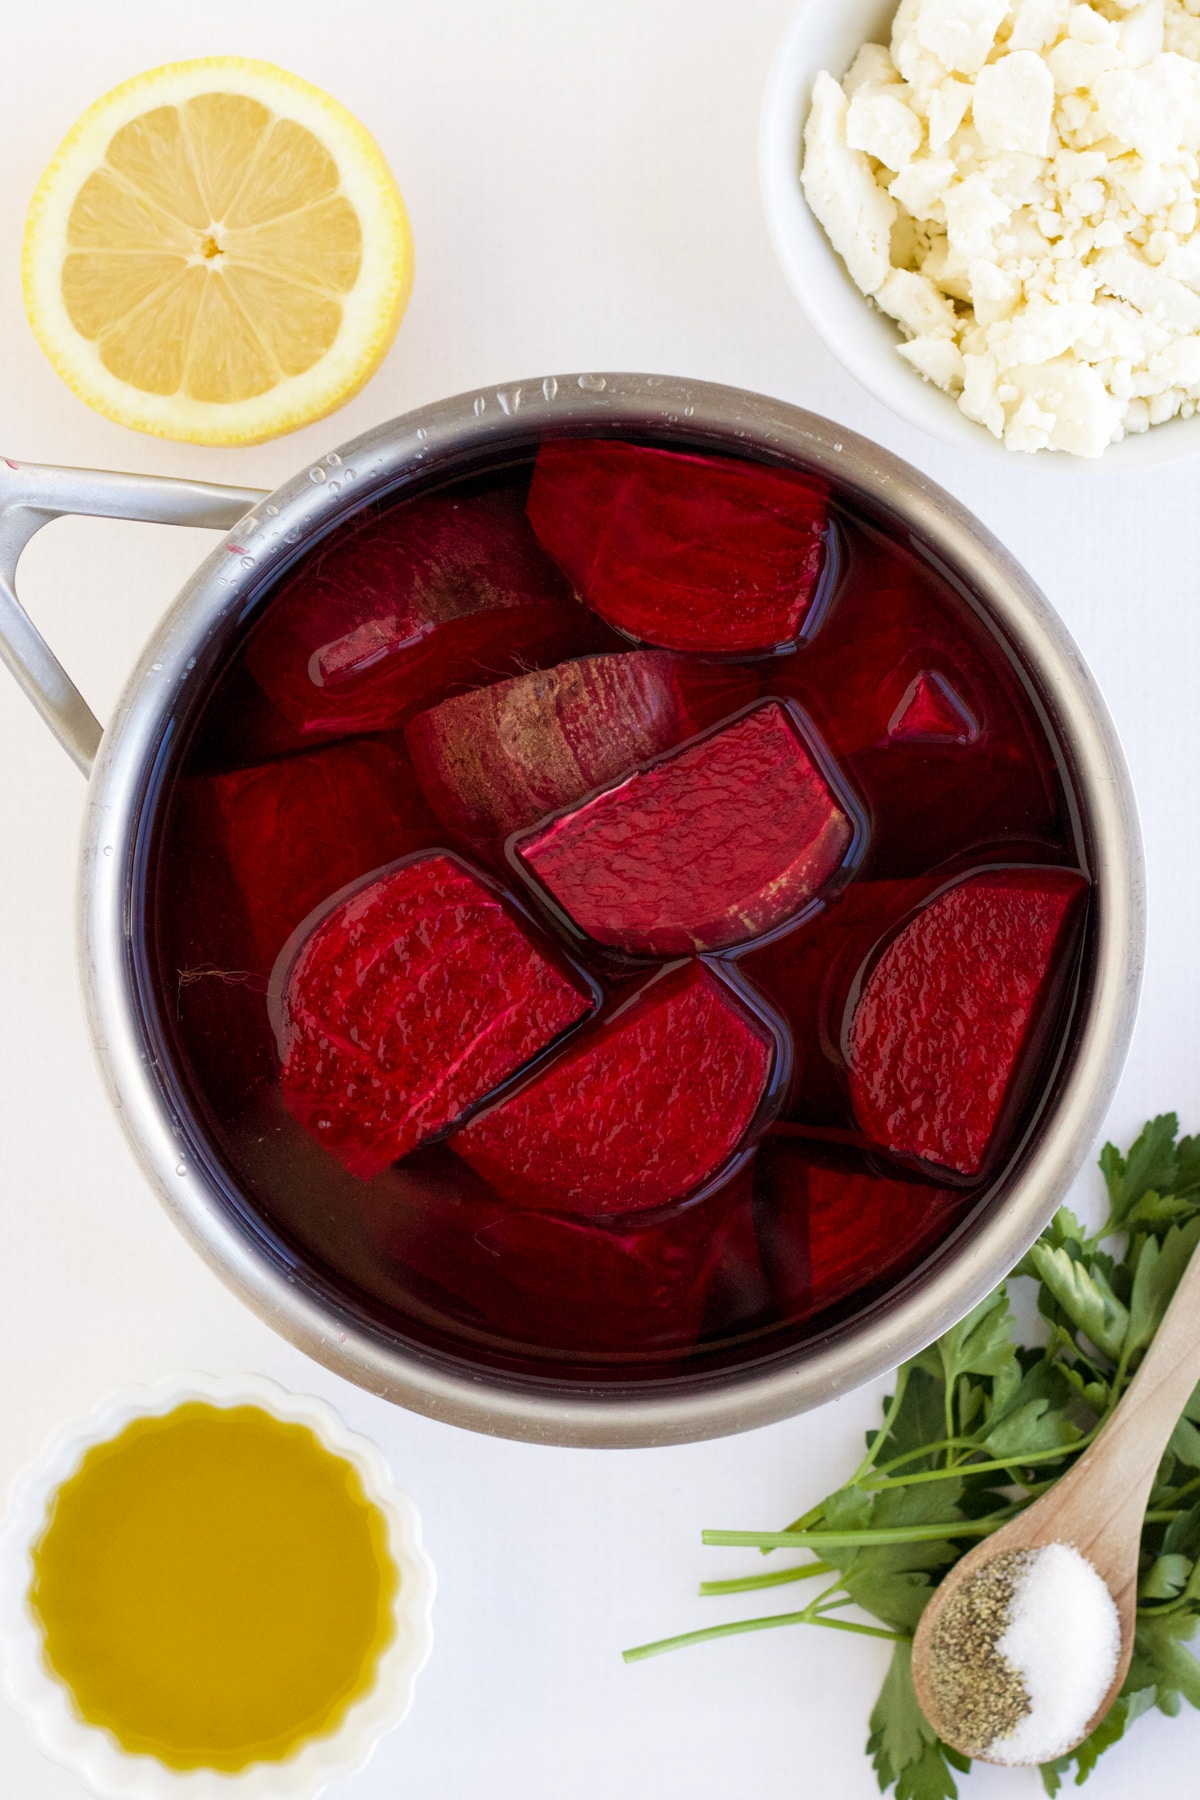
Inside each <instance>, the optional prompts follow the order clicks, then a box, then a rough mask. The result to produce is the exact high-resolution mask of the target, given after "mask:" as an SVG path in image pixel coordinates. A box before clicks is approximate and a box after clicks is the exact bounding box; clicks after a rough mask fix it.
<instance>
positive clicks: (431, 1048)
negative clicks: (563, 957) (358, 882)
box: [279, 855, 592, 1177]
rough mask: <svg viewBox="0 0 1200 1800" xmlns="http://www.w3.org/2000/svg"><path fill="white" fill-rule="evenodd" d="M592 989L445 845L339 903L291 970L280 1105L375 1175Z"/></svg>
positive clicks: (500, 1074)
mask: <svg viewBox="0 0 1200 1800" xmlns="http://www.w3.org/2000/svg"><path fill="white" fill-rule="evenodd" d="M591 1006H592V999H591V997H590V996H587V997H585V995H584V994H583V993H582V992H581V991H580V985H577V984H576V982H575V981H574V980H571V979H568V977H567V976H566V975H565V974H564V973H563V972H562V971H561V970H560V969H559V968H558V967H557V966H556V965H555V964H554V963H552V962H550V961H549V960H548V959H547V958H546V956H544V955H543V953H542V952H541V950H539V949H538V948H537V946H536V945H535V944H534V943H533V941H532V939H531V938H530V937H529V936H528V935H527V934H526V932H525V930H524V929H523V928H522V926H521V925H519V924H518V923H517V921H516V919H515V918H513V916H512V915H511V914H510V913H509V912H508V911H507V910H506V909H505V907H504V906H503V905H502V903H501V902H500V900H499V899H498V898H497V897H496V895H495V894H494V893H493V891H492V890H491V888H490V887H488V886H486V885H485V884H484V883H483V882H482V881H481V880H479V879H477V878H476V877H475V876H474V875H473V874H471V873H469V872H468V870H467V869H466V868H465V867H464V866H463V865H461V864H459V863H458V862H456V861H453V860H452V859H451V858H449V857H447V856H439V855H430V856H424V857H421V858H419V859H416V860H413V861H411V862H408V863H406V864H404V865H403V866H402V867H400V868H399V869H396V870H393V871H392V872H391V873H389V874H386V875H382V876H380V878H379V879H378V880H377V881H373V882H371V883H370V884H369V885H368V886H366V887H363V888H360V889H359V890H358V891H357V892H356V893H354V894H352V895H351V896H350V898H349V899H346V900H343V901H342V902H341V904H340V905H338V906H335V907H334V908H333V910H332V911H331V912H329V913H328V914H327V915H326V916H325V918H324V919H322V920H321V922H320V923H319V924H318V925H317V926H316V927H315V929H314V930H313V931H312V932H311V933H310V935H309V936H308V937H307V938H306V939H305V940H304V942H303V944H302V945H301V946H300V948H299V950H298V951H297V954H296V956H295V959H294V961H293V962H292V964H291V968H290V970H289V971H288V972H287V974H286V978H285V981H284V985H283V991H282V1000H281V1014H282V1017H281V1022H280V1028H279V1046H280V1056H281V1059H282V1062H283V1075H282V1086H283V1096H284V1099H285V1101H286V1102H287V1105H288V1108H289V1110H290V1111H291V1112H292V1113H293V1114H294V1115H295V1117H296V1118H297V1119H299V1121H300V1123H301V1124H302V1125H303V1126H305V1128H306V1129H307V1130H308V1131H310V1132H311V1133H312V1134H313V1136H314V1137H315V1138H316V1139H317V1141H318V1143H320V1144H322V1145H324V1147H325V1149H326V1150H328V1151H330V1153H331V1154H332V1155H334V1156H336V1157H337V1159H338V1161H339V1162H340V1163H342V1164H343V1165H344V1166H345V1167H346V1168H347V1169H349V1170H350V1172H351V1174H352V1175H359V1176H363V1177H369V1176H371V1175H375V1174H378V1173H379V1171H380V1170H381V1169H384V1168H386V1167H387V1165H388V1163H390V1162H394V1161H395V1160H396V1159H397V1158H398V1157H401V1156H405V1155H406V1154H407V1153H408V1151H410V1150H412V1149H413V1148H414V1147H415V1146H416V1145H417V1144H419V1143H420V1142H421V1141H422V1139H424V1138H427V1137H431V1136H432V1135H433V1134H434V1133H435V1132H438V1131H441V1130H442V1129H443V1127H444V1126H446V1125H448V1124H450V1123H451V1122H452V1121H453V1120H455V1119H457V1118H459V1117H460V1116H461V1114H462V1113H463V1112H465V1111H466V1110H467V1108H468V1107H471V1106H473V1105H475V1103H476V1102H477V1101H479V1100H482V1099H483V1097H484V1096H485V1095H486V1094H488V1093H490V1092H491V1090H492V1089H493V1088H495V1087H496V1086H498V1085H499V1083H500V1082H502V1081H505V1080H507V1078H508V1077H509V1076H510V1075H512V1074H514V1073H515V1071H516V1070H517V1069H519V1068H520V1067H521V1066H522V1064H524V1063H526V1062H528V1061H529V1060H530V1058H531V1057H533V1056H536V1055H537V1053H538V1052H539V1051H540V1050H544V1049H545V1048H546V1046H547V1044H550V1043H552V1042H553V1040H554V1039H555V1038H556V1037H557V1036H558V1035H559V1033H560V1032H562V1031H565V1030H566V1028H567V1027H568V1026H569V1025H572V1024H574V1022H575V1021H576V1020H577V1019H580V1018H582V1017H583V1015H584V1014H585V1013H587V1012H589V1011H590V1010H591Z"/></svg>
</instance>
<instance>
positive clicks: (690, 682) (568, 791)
mask: <svg viewBox="0 0 1200 1800" xmlns="http://www.w3.org/2000/svg"><path fill="white" fill-rule="evenodd" d="M757 691H758V682H757V681H756V680H755V678H754V676H753V675H752V674H750V673H749V672H748V671H743V670H738V671H736V672H734V671H732V670H724V669H721V668H714V667H713V666H711V665H707V664H704V663H697V662H690V661H686V660H684V659H683V658H681V657H678V656H673V655H671V654H670V652H668V651H666V650H629V651H626V652H625V653H624V654H623V655H622V654H618V655H609V656H582V657H579V658H577V659H576V660H575V661H573V662H565V663H559V664H558V665H557V666H556V667H555V668H553V669H535V670H533V671H531V672H530V673H529V674H526V675H516V676H514V677H513V678H512V679H511V680H509V681H497V682H494V683H493V684H492V686H491V687H482V688H475V689H473V690H472V691H471V692H470V693H467V694H457V695H455V696H454V697H453V698H452V699H449V700H443V701H442V703H441V705H440V706H435V707H432V708H431V709H430V710H429V711H428V712H423V713H418V714H417V716H416V718H414V719H410V720H409V722H408V724H407V726H406V727H405V738H406V740H407V743H408V747H409V751H410V753H411V755H412V759H413V764H414V766H415V768H416V771H417V774H418V777H419V778H420V782H421V785H422V787H423V788H424V790H425V793H426V795H427V796H428V798H429V801H430V803H431V804H432V806H433V808H434V811H435V812H436V813H437V815H438V817H439V818H440V819H441V821H442V822H443V824H444V825H446V826H447V827H448V829H449V830H451V831H453V832H456V833H458V834H459V835H461V836H464V837H469V838H482V839H490V840H492V841H497V840H499V839H502V838H506V837H507V836H508V835H509V833H510V832H512V831H519V830H520V829H521V828H522V827H523V826H526V825H532V824H533V823H534V822H535V821H536V820H538V819H543V818H545V816H546V814H547V813H552V812H557V811H558V809H559V808H560V807H564V806H570V805H571V804H572V803H573V802H574V801H576V800H579V799H581V798H582V796H583V795H584V794H586V793H589V792H590V791H591V789H592V788H597V787H601V786H603V785H604V784H605V783H606V782H609V781H613V780H615V779H616V778H617V777H618V776H620V775H623V774H625V773H626V771H627V770H629V769H631V768H633V766H634V765H635V764H636V763H641V762H646V761H648V760H649V759H650V758H651V757H653V756H657V755H658V754H659V753H660V752H661V751H663V750H670V749H672V748H674V746H675V745H676V744H681V743H683V742H684V741H685V740H686V739H687V738H690V737H694V736H695V735H696V733H697V732H699V731H701V730H703V728H704V727H705V726H706V725H711V724H714V723H715V722H716V720H718V719H720V718H723V717H724V716H725V715H726V714H728V713H731V712H734V711H736V710H737V709H738V708H739V707H740V706H742V705H744V704H745V702H746V701H747V700H750V699H752V698H754V696H755V694H756V692H757Z"/></svg>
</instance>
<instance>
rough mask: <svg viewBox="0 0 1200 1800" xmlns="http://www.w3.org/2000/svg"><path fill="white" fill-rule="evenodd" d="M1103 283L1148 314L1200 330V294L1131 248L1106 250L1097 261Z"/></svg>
mask: <svg viewBox="0 0 1200 1800" xmlns="http://www.w3.org/2000/svg"><path fill="white" fill-rule="evenodd" d="M1096 273H1097V275H1098V276H1099V278H1100V283H1101V286H1102V287H1104V288H1105V289H1106V290H1107V291H1108V292H1109V293H1110V294H1115V295H1116V296H1117V298H1118V299H1120V300H1128V301H1129V303H1130V305H1132V306H1135V307H1136V308H1137V310H1138V312H1140V313H1143V314H1144V315H1145V316H1146V318H1148V319H1154V320H1156V321H1158V322H1160V323H1161V324H1163V325H1167V326H1169V327H1170V328H1171V329H1172V330H1174V331H1180V332H1184V331H1200V294H1193V292H1192V291H1191V289H1190V288H1186V287H1184V285H1183V283H1182V282H1180V281H1172V279H1171V277H1170V276H1169V275H1167V274H1166V273H1164V271H1163V270H1162V269H1152V268H1151V267H1150V264H1149V263H1146V262H1143V261H1142V259H1141V257H1139V256H1134V255H1133V254H1132V252H1131V251H1128V250H1105V251H1103V252H1102V253H1101V255H1100V257H1099V258H1098V260H1097V263H1096Z"/></svg>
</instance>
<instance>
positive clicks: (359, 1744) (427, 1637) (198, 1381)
mask: <svg viewBox="0 0 1200 1800" xmlns="http://www.w3.org/2000/svg"><path fill="white" fill-rule="evenodd" d="M190 1401H207V1402H208V1403H209V1404H210V1405H213V1406H219V1407H234V1406H257V1407H261V1408H262V1410H263V1411H264V1412H268V1413H270V1414H271V1415H272V1416H273V1417H275V1418H277V1419H282V1420H284V1421H286V1422H287V1423H288V1424H296V1425H307V1426H308V1427H309V1428H310V1430H311V1431H312V1432H313V1433H314V1434H315V1435H316V1437H317V1439H318V1440H319V1442H320V1443H321V1444H322V1445H323V1446H324V1447H325V1449H327V1450H329V1451H331V1452H332V1453H333V1455H335V1456H340V1457H343V1458H344V1459H345V1460H346V1461H347V1462H349V1463H351V1464H352V1465H353V1467H354V1468H355V1469H356V1471H357V1472H358V1475H359V1477H360V1479H361V1481H362V1485H363V1491H364V1493H365V1495H366V1497H367V1499H368V1500H369V1501H371V1503H372V1504H373V1505H374V1506H376V1507H377V1508H378V1510H379V1511H380V1513H381V1514H382V1515H383V1517H384V1519H385V1521H386V1524H387V1543H388V1551H389V1554H390V1555H391V1557H392V1560H393V1562H394V1563H395V1565H396V1568H397V1570H398V1572H399V1577H400V1579H399V1584H398V1587H397V1591H396V1596H395V1600H394V1602H393V1606H394V1609H395V1633H394V1635H393V1637H392V1640H391V1642H390V1643H389V1644H388V1645H386V1647H385V1648H384V1649H383V1650H382V1652H381V1653H380V1656H379V1660H378V1663H377V1666H376V1672H375V1680H374V1682H373V1683H372V1685H371V1687H370V1688H369V1689H368V1690H367V1692H366V1693H365V1694H363V1695H362V1696H361V1697H360V1698H359V1699H358V1700H356V1701H355V1702H354V1704H353V1706H351V1707H350V1709H349V1711H348V1712H347V1714H346V1716H345V1718H344V1719H343V1721H342V1723H341V1725H340V1726H339V1728H338V1729H337V1731H335V1732H331V1733H329V1734H328V1735H327V1736H324V1737H314V1738H309V1739H307V1740H305V1741H304V1742H303V1743H302V1744H300V1745H299V1746H298V1748H297V1749H296V1750H294V1751H293V1752H292V1754H291V1755H290V1756H287V1757H285V1758H283V1759H281V1760H279V1761H275V1762H258V1763H252V1764H250V1765H249V1766H248V1767H247V1768H245V1769H242V1770H239V1771H237V1772H236V1773H226V1772H224V1771H221V1770H215V1769H186V1770H184V1769H172V1768H169V1767H168V1766H167V1765H166V1764H165V1763H161V1762H159V1761H158V1759H157V1758H156V1757H153V1756H147V1755H136V1756H135V1755H130V1754H129V1753H128V1752H127V1751H125V1750H123V1749H122V1748H121V1746H120V1745H119V1744H118V1743H117V1740H116V1739H115V1738H114V1737H113V1736H112V1734H111V1733H110V1732H108V1731H105V1730H103V1729H102V1728H100V1727H98V1726H95V1725H90V1724H88V1723H87V1722H86V1721H85V1720H84V1719H83V1718H82V1717H81V1716H80V1715H79V1714H78V1712H77V1711H76V1710H75V1708H74V1706H73V1704H72V1701H71V1696H70V1693H69V1691H68V1689H67V1688H66V1687H65V1686H64V1684H63V1683H62V1682H60V1681H59V1680H58V1679H57V1678H56V1677H55V1676H54V1675H52V1674H51V1673H50V1671H49V1669H48V1667H47V1665H46V1662H45V1659H44V1655H43V1649H42V1634H41V1630H40V1627H39V1626H38V1623H37V1620H36V1617H35V1615H34V1612H33V1609H32V1607H31V1605H30V1603H29V1590H30V1586H31V1583H32V1580H33V1572H34V1571H33V1546H34V1544H35V1543H36V1542H37V1539H38V1538H39V1537H40V1535H41V1533H42V1531H43V1529H44V1527H45V1524H46V1517H47V1509H48V1507H49V1504H50V1501H51V1499H52V1497H53V1495H54V1493H55V1492H56V1491H57V1489H58V1488H60V1487H61V1486H62V1484H63V1482H64V1481H68V1480H69V1479H70V1477H71V1476H72V1475H73V1474H75V1473H76V1471H77V1470H78V1468H79V1466H80V1464H81V1462H82V1460H83V1458H84V1456H85V1455H86V1453H87V1452H88V1451H89V1450H90V1449H91V1448H92V1447H93V1446H94V1445H96V1444H101V1443H105V1442H107V1441H108V1440H109V1439H111V1438H114V1437H116V1436H117V1435H118V1434H119V1433H120V1432H121V1431H123V1430H124V1429H125V1427H126V1426H127V1425H129V1424H131V1423H132V1422H133V1421H134V1420H135V1419H140V1418H155V1417H161V1416H162V1415H163V1414H164V1413H169V1412H173V1411H174V1410H175V1408H176V1407H178V1406H183V1405H186V1404H187V1403H188V1402H190ZM434 1586H435V1578H434V1572H433V1565H432V1563H431V1562H430V1560H429V1558H428V1556H427V1555H426V1553H425V1551H424V1549H423V1548H422V1545H421V1521H420V1516H419V1514H418V1512H417V1509H416V1507H415V1506H414V1505H413V1503H412V1501H411V1500H410V1499H409V1497H408V1495H407V1494H405V1493H402V1492H401V1490H400V1489H399V1488H398V1487H397V1486H396V1485H395V1483H394V1481H393V1480H392V1477H391V1473H390V1471H389V1469H388V1466H387V1464H386V1462H385V1461H384V1459H383V1456H382V1454H381V1453H380V1451H379V1450H378V1448H377V1447H376V1446H375V1445H374V1444H373V1443H371V1441H370V1440H369V1439H368V1438H365V1437H361V1436H360V1435H359V1434H358V1433H356V1432H352V1431H350V1430H348V1429H347V1427H346V1426H345V1425H344V1424H343V1422H342V1420H341V1419H340V1418H339V1417H338V1415H337V1413H336V1412H334V1410H333V1408H332V1407H331V1406H328V1405H327V1404H326V1403H325V1401H323V1400H316V1399H313V1398H311V1397H310V1396H308V1395H301V1394H291V1393H288V1392H287V1391H286V1390H285V1389H283V1388H281V1387H280V1386H278V1384H277V1383H276V1382H274V1381H268V1380H267V1379H266V1378H265V1377H264V1376H260V1375H229V1376H213V1375H198V1374H197V1375H185V1376H178V1377H172V1378H171V1379H169V1380H166V1381H161V1382H158V1383H157V1384H156V1385H155V1386H153V1387H147V1388H131V1389H128V1390H127V1391H124V1392H122V1393H119V1394H114V1395H113V1396H112V1397H111V1398H110V1399H108V1400H106V1401H105V1402H104V1403H103V1404H102V1405H101V1406H100V1407H99V1408H97V1410H96V1411H95V1412H94V1413H92V1414H91V1415H90V1417H88V1418H87V1419H84V1420H82V1421H79V1422H77V1423H75V1424H73V1425H69V1426H67V1427H66V1428H65V1429H64V1430H62V1431H60V1432H59V1433H58V1434H57V1436H56V1437H55V1438H54V1439H53V1440H52V1441H51V1443H50V1444H49V1445H48V1446H47V1448H46V1450H45V1451H44V1452H43V1454H42V1455H41V1457H39V1459H38V1461H37V1462H36V1463H35V1464H34V1466H33V1467H32V1468H30V1469H29V1470H28V1471H27V1472H26V1474H25V1475H24V1476H23V1477H21V1479H20V1480H19V1481H18V1483H17V1486H16V1489H15V1491H14V1493H13V1498H12V1504H11V1506H10V1508H9V1513H8V1517H7V1519H6V1521H5V1524H4V1528H3V1530H2V1531H0V1682H2V1684H3V1688H4V1692H5V1694H6V1697H7V1698H8V1699H9V1700H10V1701H11V1703H12V1704H13V1706H15V1707H16V1709H17V1711H18V1712H20V1713H22V1714H23V1715H24V1717H25V1719H26V1721H27V1723H28V1724H29V1726H30V1729H31V1730H32V1732H33V1735H34V1737H35V1738H36V1740H37V1742H38V1745H39V1746H40V1748H41V1749H42V1750H43V1751H44V1752H45V1754H46V1755H47V1756H49V1757H51V1758H52V1759H53V1760H54V1761H55V1762H58V1763H61V1764H63V1765H64V1767H66V1768H68V1769H70V1770H72V1771H73V1773H74V1774H76V1775H77V1776H78V1777H79V1779H80V1781H82V1782H83V1784H84V1786H85V1787H86V1788H87V1789H88V1791H89V1792H90V1793H92V1794H93V1795H95V1796H96V1800H315V1796H316V1795H318V1794H320V1793H321V1792H322V1791H323V1789H324V1788H325V1787H326V1785H327V1784H328V1783H329V1782H330V1781H332V1780H333V1779H334V1777H335V1776H340V1775H348V1774H351V1773H352V1772H353V1771H354V1770H355V1769H359V1768H361V1767H362V1765H363V1764H364V1763H365V1762H366V1761H367V1759H368V1757H369V1756H370V1755H371V1753H372V1751H373V1750H374V1748H375V1746H376V1744H377V1743H378V1742H379V1740H380V1738H382V1737H383V1736H384V1735H385V1733H387V1732H388V1731H390V1730H391V1729H392V1727H393V1726H394V1725H398V1724H399V1722H400V1721H401V1719H403V1718H404V1716H405V1714H406V1713H407V1712H408V1710H409V1707H410V1706H411V1705H412V1698H413V1688H414V1685H415V1683H416V1679H417V1676H418V1675H419V1674H420V1672H421V1670H422V1669H423V1668H424V1666H425V1664H426V1662H427V1661H428V1659H429V1653H430V1650H431V1648H432V1644H433V1626H432V1609H433V1595H434Z"/></svg>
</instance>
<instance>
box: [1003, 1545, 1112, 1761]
mask: <svg viewBox="0 0 1200 1800" xmlns="http://www.w3.org/2000/svg"><path fill="white" fill-rule="evenodd" d="M996 1648H997V1650H998V1651H999V1653H1000V1655H1001V1656H1002V1657H1003V1658H1004V1659H1005V1660H1006V1661H1007V1662H1008V1663H1010V1664H1011V1665H1012V1667H1013V1668H1014V1669H1015V1670H1016V1671H1017V1673H1018V1674H1019V1675H1020V1677H1021V1680H1022V1681H1023V1682H1024V1684H1025V1691H1026V1693H1027V1694H1028V1696H1029V1711H1028V1712H1027V1713H1026V1714H1025V1717H1024V1718H1023V1719H1022V1720H1021V1721H1020V1723H1019V1724H1018V1725H1017V1727H1016V1729H1015V1730H1014V1731H1011V1732H1010V1733H1009V1734H1008V1736H1007V1737H1003V1738H998V1739H997V1740H996V1741H995V1742H994V1743H993V1744H992V1745H991V1746H990V1748H989V1750H988V1756H989V1758H990V1759H991V1760H992V1761H994V1762H1002V1763H1035V1762H1036V1763H1045V1762H1053V1760H1054V1758H1055V1757H1056V1756H1063V1755H1065V1753H1066V1752H1067V1751H1068V1750H1069V1749H1070V1748H1071V1747H1072V1745H1074V1744H1077V1743H1078V1742H1079V1740H1080V1738H1082V1737H1083V1736H1084V1734H1085V1733H1086V1731H1087V1729H1088V1726H1089V1725H1090V1724H1091V1722H1092V1719H1093V1718H1094V1717H1095V1715H1096V1713H1097V1711H1098V1710H1099V1707H1100V1705H1101V1702H1102V1701H1103V1699H1104V1696H1105V1695H1106V1694H1107V1692H1108V1690H1109V1688H1110V1686H1111V1685H1112V1679H1113V1676H1114V1675H1115V1674H1116V1670H1117V1658H1118V1656H1119V1655H1120V1652H1121V1622H1120V1619H1119V1617H1118V1614H1117V1608H1116V1603H1115V1601H1114V1600H1113V1597H1112V1595H1111V1594H1110V1593H1109V1591H1108V1587H1107V1586H1106V1584H1105V1582H1104V1581H1103V1580H1102V1579H1101V1577H1100V1576H1099V1575H1098V1574H1097V1573H1096V1570H1095V1569H1094V1568H1093V1567H1092V1565H1091V1563H1090V1562H1089V1561H1088V1560H1087V1558H1086V1557H1085V1556H1081V1555H1080V1553H1079V1551H1078V1550H1077V1549H1076V1548H1075V1546H1074V1545H1073V1544H1045V1545H1043V1546H1042V1547H1041V1548H1040V1549H1038V1550H1035V1551H1034V1552H1033V1553H1032V1554H1031V1555H1030V1557H1029V1560H1028V1561H1027V1562H1025V1563H1024V1564H1023V1566H1022V1567H1021V1568H1020V1570H1019V1571H1018V1573H1017V1577H1016V1581H1015V1583H1014V1587H1013V1596H1012V1600H1011V1601H1010V1603H1009V1611H1008V1624H1007V1626H1006V1627H1005V1630H1004V1634H1003V1636H1002V1637H1001V1638H1000V1639H999V1641H998V1643H997V1645H996Z"/></svg>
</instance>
